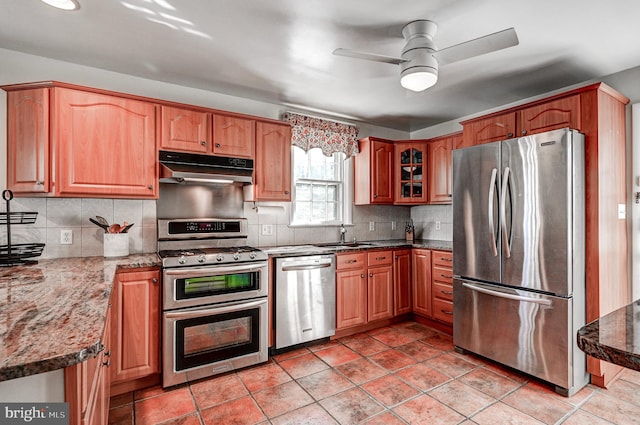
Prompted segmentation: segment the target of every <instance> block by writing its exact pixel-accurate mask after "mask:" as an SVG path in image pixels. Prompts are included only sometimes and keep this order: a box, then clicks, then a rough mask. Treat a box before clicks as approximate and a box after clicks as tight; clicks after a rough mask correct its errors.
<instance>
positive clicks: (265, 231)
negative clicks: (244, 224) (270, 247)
mask: <svg viewBox="0 0 640 425" xmlns="http://www.w3.org/2000/svg"><path fill="white" fill-rule="evenodd" d="M272 235H273V224H263V225H262V236H272Z"/></svg>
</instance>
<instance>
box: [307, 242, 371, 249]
mask: <svg viewBox="0 0 640 425" xmlns="http://www.w3.org/2000/svg"><path fill="white" fill-rule="evenodd" d="M370 245H371V244H370V243H362V242H344V243H341V242H327V243H314V244H313V246H317V247H321V248H358V247H361V246H370Z"/></svg>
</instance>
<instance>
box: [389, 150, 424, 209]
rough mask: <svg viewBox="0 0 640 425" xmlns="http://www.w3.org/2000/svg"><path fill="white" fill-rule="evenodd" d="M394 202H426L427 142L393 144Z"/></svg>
mask: <svg viewBox="0 0 640 425" xmlns="http://www.w3.org/2000/svg"><path fill="white" fill-rule="evenodd" d="M395 149H396V152H395V158H396V178H395V183H396V191H395V203H396V204H426V203H427V199H428V198H427V187H428V185H427V184H426V183H427V180H426V178H427V177H426V176H427V144H426V143H423V142H401V143H396V145H395Z"/></svg>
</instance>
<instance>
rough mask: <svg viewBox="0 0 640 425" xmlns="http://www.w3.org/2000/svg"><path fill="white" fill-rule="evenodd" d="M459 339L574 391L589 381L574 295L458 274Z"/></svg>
mask: <svg viewBox="0 0 640 425" xmlns="http://www.w3.org/2000/svg"><path fill="white" fill-rule="evenodd" d="M453 294H454V302H453V305H454V319H455V320H454V324H453V342H454V344H455V345H456V347H458V348H461V349H464V350H468V351H471V352H473V353H476V354H479V355H481V356H483V357H487V358H489V359H491V360H494V361H496V362H499V363H502V364H504V365H507V366H510V367H512V368H514V369H517V370H520V371H522V372H525V373H527V374H529V375H532V376H535V377H537V378H540V379H542V380H544V381H547V382H550V383H552V384H554V385H556V386H557V388H556V391H558V392H560V393H561V394H565V395H566V394H567V393H571V394H572V393H574V392H575V391H577V390H578V389H580V388H582V387H583V386H584V385H585V384H586V383H587V382H588V377H587V374H586V359H585V355H584V353H582V352H581V351H580V350H579V349H578V348H577V345H576V342H575V336H574V334H575V332H574V323H573V299H572V298H562V297H554V296H548V295H542V294H538V293H534V292H529V291H524V290H515V289H510V288H506V287H502V286H498V285H489V284H483V283H477V282H470V281H464V280H460V279H454V288H453Z"/></svg>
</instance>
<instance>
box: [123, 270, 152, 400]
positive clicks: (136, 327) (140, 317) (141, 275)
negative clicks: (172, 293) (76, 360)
mask: <svg viewBox="0 0 640 425" xmlns="http://www.w3.org/2000/svg"><path fill="white" fill-rule="evenodd" d="M160 293H161V291H160V271H159V270H148V271H134V272H120V273H117V274H116V278H115V282H114V287H113V306H112V326H111V328H112V331H111V341H112V349H111V350H112V353H113V354H112V366H111V382H112V385H113V391H112V392H113V393H114V395H117V394H119V393H123V392H127V391H131V390H132V389H137V388H136V386H135V381H136V380H138V379H141V378H145V377H149V376H153V375H156V376H159V373H160V338H161V336H160V312H161V308H160V302H161V300H160ZM143 382H144V384H143V386H147V385H148V384H147V383H146V382H147V381H143Z"/></svg>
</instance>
